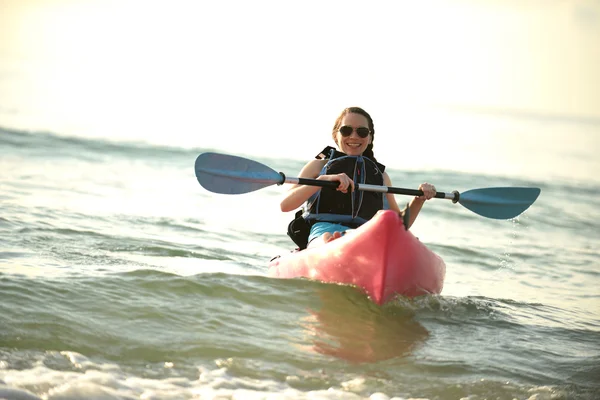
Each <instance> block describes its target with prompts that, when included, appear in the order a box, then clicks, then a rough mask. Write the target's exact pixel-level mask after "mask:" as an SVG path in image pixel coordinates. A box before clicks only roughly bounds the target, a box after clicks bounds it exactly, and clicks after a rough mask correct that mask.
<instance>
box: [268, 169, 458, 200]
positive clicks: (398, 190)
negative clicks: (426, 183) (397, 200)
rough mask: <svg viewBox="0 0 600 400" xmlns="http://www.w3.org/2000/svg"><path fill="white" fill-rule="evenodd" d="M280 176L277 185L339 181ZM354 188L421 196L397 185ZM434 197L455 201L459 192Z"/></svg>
mask: <svg viewBox="0 0 600 400" xmlns="http://www.w3.org/2000/svg"><path fill="white" fill-rule="evenodd" d="M279 174H280V175H281V176H282V181H281V182H280V183H278V184H279V185H281V184H283V183H292V184H296V185H308V186H320V187H327V188H331V189H335V188H337V187H338V185H339V182H336V181H321V180H318V179H309V178H289V177H286V176H285V175H284V174H283V173H282V172H280V173H279ZM355 189H356V190H363V191H367V192H382V193H394V194H404V195H408V196H423V191H422V190H416V189H404V188H398V187H390V186H379V185H368V184H365V183H357V184H355ZM434 197H435V198H437V199H448V200H452V202H454V203H456V202H457V201H458V200H459V197H460V194H459V193H458V192H456V191H455V192H452V193H444V192H436V194H435V196H434Z"/></svg>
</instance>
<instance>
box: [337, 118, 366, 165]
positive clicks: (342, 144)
mask: <svg viewBox="0 0 600 400" xmlns="http://www.w3.org/2000/svg"><path fill="white" fill-rule="evenodd" d="M345 126H349V127H351V128H352V133H351V134H350V136H346V137H344V135H342V134H341V132H340V130H339V129H338V131H337V132H336V134H335V142H336V144H337V145H338V148H339V149H340V151H341V152H342V153H346V154H348V155H349V156H359V155H361V154H362V153H363V152H364V151H365V150H366V149H367V146H368V145H369V144H370V143H371V138H372V136H371V134H370V133H369V134H368V135H367V137H365V138H362V137H360V136H359V135H358V133H357V132H356V129H357V128H367V129H369V121H368V120H367V118H366V117H365V116H363V115H360V114H355V113H348V114H346V115H345V116H344V118H343V119H342V124H341V125H340V128H341V127H345ZM346 129H347V128H346Z"/></svg>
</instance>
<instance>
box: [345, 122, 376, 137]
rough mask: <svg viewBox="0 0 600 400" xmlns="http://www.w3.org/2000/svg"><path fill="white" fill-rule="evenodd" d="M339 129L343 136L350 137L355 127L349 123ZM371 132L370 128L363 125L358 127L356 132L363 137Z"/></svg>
mask: <svg viewBox="0 0 600 400" xmlns="http://www.w3.org/2000/svg"><path fill="white" fill-rule="evenodd" d="M339 131H340V133H341V134H342V136H343V137H348V136H350V135H352V132H353V131H354V128H353V127H351V126H348V125H344V126H341V127H340V129H339ZM369 133H371V131H370V130H369V128H365V127H364V126H361V127H360V128H356V134H357V135H358V136H360V137H361V138H363V139H364V138H366V137H367V136H369Z"/></svg>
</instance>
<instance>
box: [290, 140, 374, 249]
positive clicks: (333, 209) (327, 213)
mask: <svg viewBox="0 0 600 400" xmlns="http://www.w3.org/2000/svg"><path fill="white" fill-rule="evenodd" d="M315 158H317V159H324V158H327V160H328V161H327V163H326V164H325V166H324V167H323V169H322V170H321V175H324V174H339V173H345V174H346V175H348V176H349V177H350V178H352V179H353V180H354V183H355V184H356V183H363V184H365V183H366V184H370V185H383V172H384V171H385V166H384V165H383V164H380V163H378V162H376V161H373V160H371V159H370V158H367V157H364V156H349V155H347V154H345V153H342V152H340V151H337V150H336V149H335V148H333V147H330V146H328V147H326V148H325V149H324V150H323V151H322V152H321V153H319V154H318V155H317V156H316V157H315ZM383 208H384V196H383V193H381V192H368V191H362V190H355V191H354V192H352V193H351V192H348V193H342V192H340V191H337V190H335V189H330V188H321V189H320V190H319V191H318V192H317V193H315V194H314V195H313V196H311V197H310V198H309V199H308V201H307V203H306V207H305V210H306V211H305V212H300V211H299V212H298V213H296V218H295V219H294V220H293V221H292V222H290V224H289V226H288V235H289V236H290V237H291V238H292V240H293V241H294V242H295V243H296V244H297V245H298V246H299V248H300V249H303V248H306V246H307V242H308V232H309V231H310V226H311V225H312V224H313V223H315V222H317V221H327V222H335V223H340V224H342V225H346V226H349V227H351V228H356V227H358V226H360V225H362V224H363V223H365V222H367V221H368V220H369V219H371V218H372V217H373V216H374V215H375V214H376V213H377V211H379V210H381V209H383Z"/></svg>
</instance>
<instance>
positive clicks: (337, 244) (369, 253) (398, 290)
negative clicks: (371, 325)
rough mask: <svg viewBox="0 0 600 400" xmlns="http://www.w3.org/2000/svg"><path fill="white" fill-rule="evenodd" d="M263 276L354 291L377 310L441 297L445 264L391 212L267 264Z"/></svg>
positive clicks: (376, 216)
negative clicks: (399, 300) (398, 301)
mask: <svg viewBox="0 0 600 400" xmlns="http://www.w3.org/2000/svg"><path fill="white" fill-rule="evenodd" d="M268 275H269V276H271V277H275V278H307V279H313V280H318V281H322V282H327V283H337V284H347V285H352V286H356V287H358V288H359V289H361V290H363V291H364V292H365V293H366V294H367V295H368V296H369V297H370V298H371V300H372V301H373V302H375V303H377V304H379V305H382V304H384V303H386V302H388V301H390V300H392V299H393V298H394V297H396V296H406V297H415V296H419V295H423V294H439V293H441V291H442V288H443V286H444V277H445V275H446V264H445V263H444V260H442V259H441V258H440V257H439V256H438V255H437V254H435V253H434V252H433V251H431V250H430V249H428V248H427V247H426V246H425V245H424V244H423V243H421V241H419V239H417V238H416V237H415V236H414V235H413V234H412V233H411V232H410V231H408V230H406V229H405V228H404V224H403V222H402V218H400V216H399V215H398V214H397V213H396V212H394V211H392V210H382V211H379V212H378V213H377V214H376V215H375V216H374V217H373V218H371V219H370V220H369V221H368V222H366V223H365V224H363V225H362V226H360V227H359V228H358V229H356V230H353V231H350V233H348V234H347V235H344V236H342V237H341V238H339V239H335V240H332V241H331V242H329V243H326V244H324V245H321V246H317V247H313V248H308V249H306V250H302V251H296V252H291V253H289V254H286V255H283V256H281V257H277V258H275V259H273V260H271V261H270V263H269V272H268Z"/></svg>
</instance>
